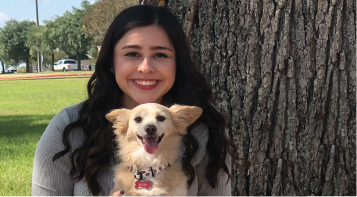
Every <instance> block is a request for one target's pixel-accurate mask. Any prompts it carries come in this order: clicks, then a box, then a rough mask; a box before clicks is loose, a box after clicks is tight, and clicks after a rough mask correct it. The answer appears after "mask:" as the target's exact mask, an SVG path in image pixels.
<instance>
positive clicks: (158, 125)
mask: <svg viewBox="0 0 357 197" xmlns="http://www.w3.org/2000/svg"><path fill="white" fill-rule="evenodd" d="M201 113H202V109H201V108H199V107H195V106H181V105H173V106H172V107H170V108H167V107H165V106H162V105H159V104H156V103H147V104H142V105H139V106H137V107H135V108H134V109H132V110H128V109H117V110H113V111H111V112H110V113H108V114H107V115H106V118H107V119H108V120H109V121H110V122H112V123H113V127H114V128H115V134H116V135H118V136H123V135H124V136H125V139H126V141H128V142H131V143H132V144H136V145H139V146H142V147H143V148H144V149H145V151H146V152H147V153H150V154H154V153H156V152H157V151H158V149H159V145H160V143H161V142H162V141H164V140H165V139H168V138H170V136H172V135H180V134H185V133H186V128H187V127H188V126H189V125H191V124H192V123H193V122H194V121H196V119H197V118H198V117H199V116H200V115H201Z"/></svg>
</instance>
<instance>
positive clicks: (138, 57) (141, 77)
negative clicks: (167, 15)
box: [113, 25, 176, 109]
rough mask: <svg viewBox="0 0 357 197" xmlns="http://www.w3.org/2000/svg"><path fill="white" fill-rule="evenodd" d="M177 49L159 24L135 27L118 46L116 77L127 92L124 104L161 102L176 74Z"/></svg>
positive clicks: (115, 50) (130, 106)
mask: <svg viewBox="0 0 357 197" xmlns="http://www.w3.org/2000/svg"><path fill="white" fill-rule="evenodd" d="M175 57H176V54H175V49H174V47H173V46H172V45H171V42H170V40H169V38H168V36H167V35H166V32H165V31H164V30H163V29H161V27H159V26H157V25H150V26H146V27H135V28H133V29H131V30H129V31H128V32H126V34H124V36H123V37H122V38H121V39H120V40H119V41H118V43H117V44H116V45H115V48H114V70H113V72H114V74H115V79H116V82H117V84H118V86H119V87H120V89H121V90H122V91H123V92H124V96H123V107H125V108H128V109H132V108H133V107H135V106H137V105H139V104H143V103H161V100H162V97H163V96H164V95H165V94H166V93H167V92H168V91H169V90H170V89H171V87H172V86H173V84H174V81H175V74H176V59H175Z"/></svg>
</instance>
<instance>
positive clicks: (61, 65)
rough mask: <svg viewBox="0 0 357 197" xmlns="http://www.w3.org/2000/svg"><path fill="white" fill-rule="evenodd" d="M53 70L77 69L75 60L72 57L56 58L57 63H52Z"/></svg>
mask: <svg viewBox="0 0 357 197" xmlns="http://www.w3.org/2000/svg"><path fill="white" fill-rule="evenodd" d="M53 68H54V70H55V71H57V70H61V71H63V72H65V71H68V70H77V69H78V66H77V61H76V60H72V59H61V60H58V62H57V64H55V65H53Z"/></svg>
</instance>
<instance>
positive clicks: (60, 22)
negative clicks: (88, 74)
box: [46, 1, 91, 70]
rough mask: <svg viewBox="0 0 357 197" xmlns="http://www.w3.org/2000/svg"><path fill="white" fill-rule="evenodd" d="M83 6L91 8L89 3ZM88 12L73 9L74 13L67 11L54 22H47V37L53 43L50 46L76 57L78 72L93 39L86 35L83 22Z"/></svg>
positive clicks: (85, 2) (83, 3)
mask: <svg viewBox="0 0 357 197" xmlns="http://www.w3.org/2000/svg"><path fill="white" fill-rule="evenodd" d="M82 6H83V7H85V8H87V9H89V7H90V5H89V2H88V1H83V2H82ZM86 12H87V10H85V9H78V8H74V7H73V11H72V12H69V11H67V12H66V13H65V14H64V15H63V16H59V17H57V18H56V19H55V20H54V21H46V26H47V30H48V31H47V32H46V35H47V36H48V39H50V40H52V42H53V43H50V45H53V46H56V48H58V49H60V50H61V51H63V52H65V53H66V54H67V55H68V56H69V57H76V59H77V63H78V68H77V69H78V70H81V58H83V57H86V53H87V51H88V49H89V47H90V41H91V37H89V36H88V35H85V34H84V29H83V25H82V22H81V21H82V18H83V16H84V14H85V13H86Z"/></svg>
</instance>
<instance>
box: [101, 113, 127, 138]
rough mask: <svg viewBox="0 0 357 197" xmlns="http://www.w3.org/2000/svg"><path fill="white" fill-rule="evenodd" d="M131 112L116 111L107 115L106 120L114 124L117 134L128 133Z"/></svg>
mask: <svg viewBox="0 0 357 197" xmlns="http://www.w3.org/2000/svg"><path fill="white" fill-rule="evenodd" d="M130 111H131V110H129V109H115V110H113V111H111V112H109V113H107V115H105V118H107V120H109V121H110V122H112V123H113V128H115V130H114V132H115V134H121V133H126V131H127V130H128V119H129V115H130Z"/></svg>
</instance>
